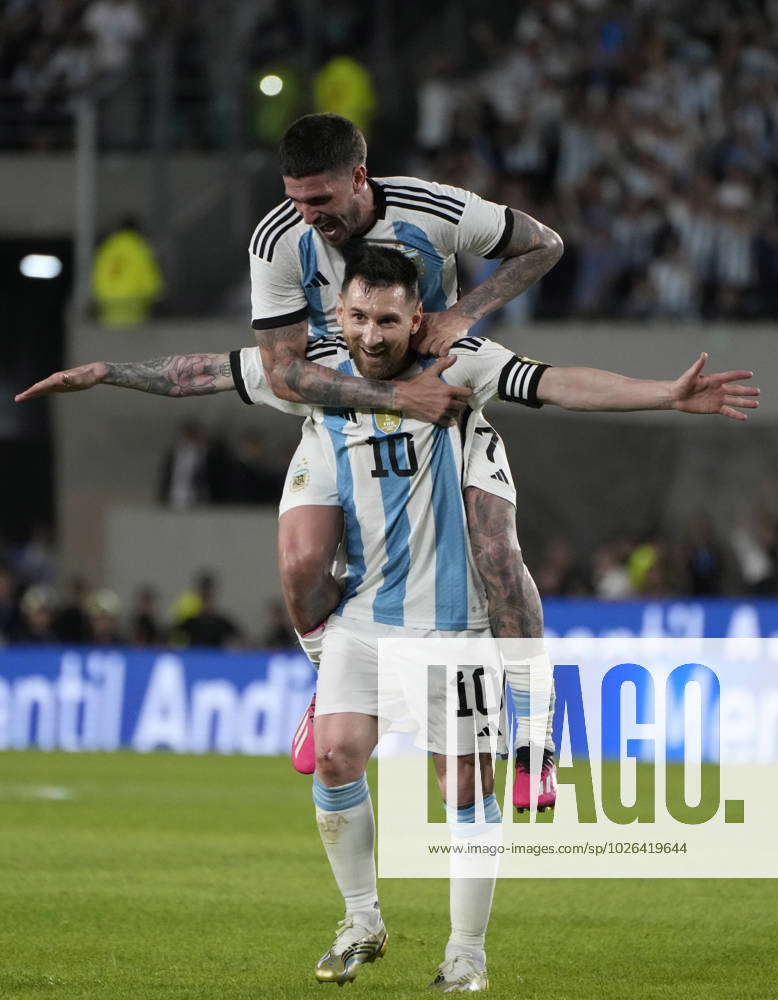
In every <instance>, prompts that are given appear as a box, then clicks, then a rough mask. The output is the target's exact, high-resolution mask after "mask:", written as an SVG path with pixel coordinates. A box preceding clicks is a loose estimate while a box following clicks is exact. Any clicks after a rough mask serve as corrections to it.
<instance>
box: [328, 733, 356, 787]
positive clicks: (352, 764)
mask: <svg viewBox="0 0 778 1000" xmlns="http://www.w3.org/2000/svg"><path fill="white" fill-rule="evenodd" d="M364 770H365V760H364V753H363V752H362V749H361V747H359V746H358V745H357V744H356V743H354V742H353V741H351V740H348V739H334V740H328V741H327V742H325V743H323V745H322V746H317V750H316V773H317V774H318V775H319V776H320V777H321V779H322V781H323V782H324V784H326V785H329V786H334V785H344V784H346V783H347V782H349V781H356V779H357V778H358V777H359V776H360V775H361V774H362V772H363V771H364Z"/></svg>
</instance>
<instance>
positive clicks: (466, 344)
mask: <svg viewBox="0 0 778 1000" xmlns="http://www.w3.org/2000/svg"><path fill="white" fill-rule="evenodd" d="M483 342H484V339H483V337H462V339H461V340H457V341H456V343H454V344H452V345H451V348H452V349H453V348H454V347H461V348H462V349H463V350H465V351H472V352H473V354H475V353H476V352H477V351H478V350H479V349H480V348H481V345H482V344H483Z"/></svg>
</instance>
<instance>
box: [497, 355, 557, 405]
mask: <svg viewBox="0 0 778 1000" xmlns="http://www.w3.org/2000/svg"><path fill="white" fill-rule="evenodd" d="M550 367H551V366H550V365H544V364H543V362H542V361H533V360H532V358H522V357H519V356H518V355H517V356H515V357H512V358H511V359H510V361H508V362H507V363H506V364H505V365H504V366H503V369H502V371H501V372H500V380H499V382H498V383H497V398H498V399H504V400H505V401H506V402H508V403H522V404H523V405H524V406H531V407H532V408H533V409H535V410H537V409H540V407H541V406H542V405H543V403H542V402H541V401H540V400H539V399H538V383H539V382H540V376H541V375H542V374H543V372H544V371H545V370H546V368H550Z"/></svg>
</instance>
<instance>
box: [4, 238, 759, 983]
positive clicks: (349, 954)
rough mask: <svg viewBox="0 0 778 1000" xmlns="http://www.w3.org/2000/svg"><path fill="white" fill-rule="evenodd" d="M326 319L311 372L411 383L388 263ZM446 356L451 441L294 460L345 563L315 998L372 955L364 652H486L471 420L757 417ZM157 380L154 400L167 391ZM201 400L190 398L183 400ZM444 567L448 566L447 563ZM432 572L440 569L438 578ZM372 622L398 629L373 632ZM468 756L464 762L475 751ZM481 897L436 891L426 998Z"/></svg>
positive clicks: (322, 696)
mask: <svg viewBox="0 0 778 1000" xmlns="http://www.w3.org/2000/svg"><path fill="white" fill-rule="evenodd" d="M339 314H340V318H341V320H342V323H343V332H344V341H345V345H344V346H343V347H340V346H338V347H337V349H336V350H335V351H334V353H333V354H332V356H331V357H328V358H327V359H321V363H328V364H331V365H334V366H338V367H340V368H341V369H342V370H344V371H348V372H350V373H351V372H353V373H354V374H355V375H356V376H357V377H363V378H374V379H378V380H380V379H387V378H390V377H396V376H399V377H400V378H402V377H403V376H413V375H414V374H415V373H416V372H417V371H418V370H419V368H421V367H422V366H423V365H425V364H427V363H429V359H423V358H419V357H417V356H416V355H415V354H414V353H413V352H412V351H411V349H410V339H411V335H412V334H413V333H414V332H415V331H416V330H417V329H418V327H419V325H420V323H421V316H422V308H421V304H420V301H419V289H418V279H417V273H416V270H415V268H414V267H413V265H412V264H411V263H410V262H409V261H408V260H407V259H406V258H405V257H404V256H403V255H402V254H398V253H397V252H395V251H392V250H387V249H379V248H370V247H366V248H363V249H362V250H360V251H359V252H357V253H355V254H354V255H353V256H352V258H351V259H350V261H349V264H348V266H347V270H346V274H345V279H344V286H343V293H342V299H341V303H340V306H339ZM453 356H454V358H455V361H454V364H453V366H452V367H450V368H449V369H447V370H446V371H445V372H444V374H443V376H442V377H444V378H445V379H446V380H447V381H448V382H449V383H450V384H460V385H465V386H467V387H468V388H470V389H471V391H472V396H471V406H472V408H473V418H474V419H473V421H472V422H471V421H468V424H467V425H466V426H465V427H464V428H463V430H464V433H461V432H460V428H459V427H457V428H441V427H438V426H435V425H432V424H430V423H424V422H422V421H419V420H414V419H412V418H399V417H397V415H395V414H380V413H379V414H376V413H371V412H369V411H368V412H364V411H363V412H359V411H352V410H350V409H349V408H331V407H327V408H320V407H314V408H312V409H310V412H311V420H310V421H308V422H307V424H306V427H307V432H306V437H304V440H303V444H302V445H301V448H303V449H304V450H305V449H307V451H306V457H307V458H308V462H307V465H306V466H305V467H306V468H307V470H308V472H309V481H310V482H315V483H316V491H317V493H319V494H321V492H322V491H327V490H328V491H329V492H330V495H331V496H332V500H331V502H332V505H333V507H334V508H335V509H337V510H339V511H340V510H342V511H343V512H344V517H345V528H346V531H345V535H346V539H347V557H348V574H347V577H346V582H345V586H344V589H343V594H342V598H341V602H340V605H339V607H338V608H337V611H336V612H335V613H334V614H333V615H332V616H331V618H330V620H329V623H328V625H327V629H326V631H325V635H324V642H323V650H322V660H321V668H320V677H319V693H318V702H317V706H316V740H317V747H318V753H317V769H316V775H315V779H314V800H315V803H316V811H317V822H318V825H319V829H320V832H321V836H322V841H323V844H324V847H325V851H326V853H327V856H328V859H329V861H330V864H331V867H332V869H333V873H334V875H335V878H336V881H337V883H338V886H339V888H340V889H341V892H342V894H343V897H344V900H345V905H346V917H345V919H344V921H342V922H341V924H340V925H339V928H338V932H337V934H336V937H335V940H334V941H333V944H332V946H331V947H330V949H329V950H328V951H327V952H326V953H325V955H324V956H323V957H322V959H320V961H319V963H318V964H317V969H316V975H317V978H319V979H320V981H323V982H339V983H342V982H346V981H350V980H351V979H353V978H354V977H355V976H356V975H357V974H358V972H359V969H360V967H361V965H363V964H364V963H365V962H369V961H372V960H374V959H375V958H376V957H378V956H379V955H381V954H383V951H384V950H385V947H386V930H385V928H384V925H383V921H382V919H381V916H380V910H379V908H378V906H377V904H378V897H377V887H376V876H375V864H374V855H373V837H374V830H373V814H372V807H371V805H370V799H369V793H368V790H367V784H366V781H365V777H364V767H365V765H366V762H367V760H368V758H369V756H370V753H371V752H372V750H373V748H374V746H375V743H376V739H377V732H378V728H377V714H378V706H377V653H376V642H377V639H378V638H379V637H384V636H387V635H392V634H398V632H399V634H404V635H407V634H410V635H413V636H416V637H419V638H421V637H423V636H425V635H426V636H429V635H462V634H464V635H488V634H489V632H488V627H487V626H488V609H487V607H486V594H485V591H484V588H483V587H482V586H480V581H479V579H478V576H477V573H476V571H475V567H474V562H473V559H472V553H471V551H470V545H469V535H468V532H467V530H466V512H465V507H464V501H463V498H462V493H461V490H460V482H461V475H462V471H463V464H464V462H465V456H466V451H467V449H468V447H470V446H472V443H473V439H474V438H475V437H477V434H476V430H477V418H478V414H479V411H480V408H481V407H482V406H483V405H485V403H486V402H487V401H488V400H489V399H490V398H492V397H493V396H495V395H499V396H501V397H502V398H504V399H508V400H512V401H515V402H520V403H524V404H525V405H529V406H540V405H542V404H543V403H553V404H556V405H559V406H563V407H565V408H568V409H581V410H594V409H604V410H631V409H677V410H680V411H683V412H690V413H721V414H723V415H725V416H727V417H730V418H734V419H745V414H743V413H741V412H740V410H741V409H748V408H753V407H755V406H756V405H757V400H756V399H755V398H754V397H755V396H756V395H758V390H757V389H754V388H749V387H746V386H741V385H737V384H735V383H736V382H737V381H739V380H741V379H747V378H750V377H751V373H750V372H745V371H731V372H725V373H721V374H716V375H711V376H704V375H702V369H703V367H704V364H705V360H706V358H705V355H701V356H700V358H699V359H698V360H697V361H696V362H695V363H694V364H693V365H692V366H691V367H690V368H689V369H688V371H686V372H684V373H683V374H682V375H681V376H680V377H679V378H678V379H676V380H675V381H672V382H669V381H655V380H638V379H629V378H625V377H623V376H620V375H615V374H612V373H609V372H603V371H599V370H596V369H587V368H561V367H560V368H551V367H549V366H547V365H545V364H542V363H539V362H535V361H531V360H529V359H526V358H520V357H517V356H516V355H514V354H512V353H511V352H510V351H508V350H507V349H505V348H503V347H500V346H499V345H496V344H493V343H490V342H489V341H487V340H483V339H481V338H465V339H464V340H463V341H462V342H461V344H458V345H456V346H455V347H454V349H453ZM201 357H202V356H201ZM200 364H203V362H202V361H201V362H200ZM141 367H142V366H140V365H133V366H107V365H105V364H103V363H96V364H94V365H91V366H83V367H82V368H80V369H73V370H71V371H70V372H65V373H57V375H55V376H51V377H50V378H49V379H48V380H45V381H44V382H43V383H39V384H38V385H37V386H34V387H32V388H31V389H30V390H28V391H27V392H26V393H23V394H21V396H20V397H19V398H32V397H34V396H37V395H43V394H45V393H46V392H50V391H68V390H77V389H81V388H88V387H90V386H91V385H94V384H97V383H98V382H101V381H105V382H107V383H108V384H120V385H127V386H131V387H137V388H143V389H145V390H146V391H150V390H151V387H152V385H154V384H158V383H159V382H160V381H162V380H161V379H160V377H159V374H158V372H159V368H157V373H156V374H155V375H151V376H150V374H149V373H150V372H152V371H153V368H152V367H150V366H148V365H147V366H146V370H145V372H142V373H141V371H140V369H141ZM117 369H122V371H117ZM208 369H209V374H208V375H207V382H208V389H207V391H219V389H226V388H231V387H232V386H234V385H235V384H236V382H237V385H238V387H239V389H240V391H241V393H242V394H244V393H245V394H246V395H247V396H248V397H249V398H251V399H252V400H255V401H258V402H270V401H271V399H272V394H271V393H270V391H269V389H268V386H267V384H266V379H265V376H264V373H263V370H262V366H261V365H260V364H259V362H258V358H257V354H256V351H255V350H253V349H250V348H249V349H244V350H243V351H241V352H234V353H233V354H232V355H231V356H230V357H228V356H227V355H215V356H210V361H209V362H208ZM165 380H166V382H167V385H168V387H169V386H170V384H171V382H170V379H169V377H168V376H165ZM203 388H204V387H203V386H202V385H201V386H199V387H197V388H193V393H196V392H198V391H202V390H203ZM182 394H185V393H182ZM277 405H283V404H280V403H277ZM295 409H297V408H295ZM298 454H301V453H298ZM303 479H304V477H303ZM300 482H302V479H300V478H299V473H298V472H297V471H296V467H295V464H294V462H293V464H292V466H291V467H290V475H289V477H288V479H287V485H286V489H285V498H284V503H283V504H282V506H284V504H286V503H293V502H294V499H293V494H295V493H296V492H298V489H297V488H296V487H297V485H298V483H300ZM305 485H306V484H303V489H304V488H305ZM411 524H413V532H412V533H411V532H410V530H409V529H410V525H411ZM452 551H453V552H456V553H457V558H455V559H453V560H452V559H451V558H450V553H451V552H452ZM330 555H331V553H330ZM443 558H446V559H448V560H449V561H448V562H447V563H446V564H445V565H444V564H443V563H442V559H443ZM390 617H394V619H395V620H396V621H397V623H398V624H397V625H392V624H386V619H387V618H390ZM434 749H436V748H435V747H433V750H434ZM477 749H478V752H479V753H480V752H481V751H482V745H481V743H480V741H479V745H478V748H477ZM458 754H459V756H458V757H457V760H456V767H457V782H456V784H457V791H458V801H457V806H456V810H455V811H454V817H455V818H456V819H457V820H459V821H460V822H467V821H468V819H469V814H470V811H471V810H472V801H473V796H474V794H475V792H474V781H475V774H476V771H477V768H478V769H480V773H481V779H482V792H483V803H484V813H485V816H486V819H487V821H495V822H496V821H498V820H499V807H498V806H497V803H496V800H495V798H494V794H493V786H492V774H491V770H490V763H491V758H490V757H489V756H486V757H483V756H482V757H481V758H480V760H479V761H478V765H477V764H476V761H477V758H476V756H475V750H474V749H472V748H471V749H470V750H468V749H467V747H464V748H463V747H462V746H461V745H460V746H459V747H458ZM435 766H436V771H437V774H438V779H439V783H440V787H441V791H442V792H443V794H444V796H445V774H446V768H447V766H452V762H451V760H450V759H447V758H446V757H445V754H444V752H443V748H442V747H438V749H437V752H436V753H435ZM468 796H469V798H468ZM493 890H494V879H483V878H464V879H453V880H452V884H451V898H450V903H451V928H452V930H451V937H450V939H449V943H448V945H447V948H446V955H445V958H444V961H443V962H442V963H441V965H440V967H439V969H438V972H437V975H436V976H435V979H434V980H433V983H432V984H431V985H432V986H433V987H434V988H435V989H437V990H441V991H458V990H462V991H469V992H476V991H478V990H482V989H485V988H486V986H487V984H488V980H487V976H486V961H485V953H484V947H483V945H484V937H485V932H486V926H487V923H488V918H489V912H490V909H491V900H492V895H493Z"/></svg>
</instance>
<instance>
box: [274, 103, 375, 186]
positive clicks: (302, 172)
mask: <svg viewBox="0 0 778 1000" xmlns="http://www.w3.org/2000/svg"><path fill="white" fill-rule="evenodd" d="M278 159H279V166H280V167H281V175H282V177H294V179H295V180H298V179H299V178H300V177H311V176H312V175H313V174H325V173H328V172H329V171H331V170H341V169H344V168H348V169H350V170H353V169H354V167H358V166H360V165H361V164H363V163H365V161H366V160H367V143H366V142H365V137H364V136H363V135H362V133H361V132H360V131H359V129H358V128H357V127H356V125H355V124H354V123H353V122H350V121H349V120H348V118H341V117H340V115H333V114H325V115H304V116H303V117H302V118H298V119H297V121H296V122H292V124H291V125H290V126H289V128H288V129H287V130H286V132H284V134H283V136H282V138H281V145H280V146H279V147H278Z"/></svg>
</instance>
